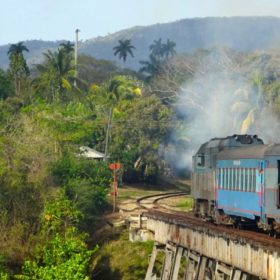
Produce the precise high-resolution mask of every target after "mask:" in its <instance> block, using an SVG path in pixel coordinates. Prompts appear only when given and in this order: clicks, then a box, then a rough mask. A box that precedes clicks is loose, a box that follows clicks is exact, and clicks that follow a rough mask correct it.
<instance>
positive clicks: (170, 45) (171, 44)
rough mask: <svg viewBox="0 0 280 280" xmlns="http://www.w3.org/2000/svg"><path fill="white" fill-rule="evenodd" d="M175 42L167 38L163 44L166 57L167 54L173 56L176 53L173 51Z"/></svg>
mask: <svg viewBox="0 0 280 280" xmlns="http://www.w3.org/2000/svg"><path fill="white" fill-rule="evenodd" d="M175 47H176V43H175V42H173V41H171V40H169V39H167V41H166V44H164V46H163V52H164V55H165V56H166V58H168V57H169V56H174V55H175V54H176V51H175Z"/></svg>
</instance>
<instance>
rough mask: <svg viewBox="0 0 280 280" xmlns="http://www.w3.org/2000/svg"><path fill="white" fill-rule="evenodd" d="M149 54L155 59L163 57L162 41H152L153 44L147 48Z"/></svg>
mask: <svg viewBox="0 0 280 280" xmlns="http://www.w3.org/2000/svg"><path fill="white" fill-rule="evenodd" d="M149 49H150V52H151V54H152V55H153V56H155V57H163V55H164V44H163V43H162V39H161V38H159V39H158V40H154V42H153V44H151V45H150V47H149Z"/></svg>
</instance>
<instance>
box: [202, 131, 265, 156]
mask: <svg viewBox="0 0 280 280" xmlns="http://www.w3.org/2000/svg"><path fill="white" fill-rule="evenodd" d="M255 145H263V141H262V139H260V138H258V136H257V135H248V134H244V135H238V134H234V135H232V136H227V137H223V138H212V139H211V140H209V141H208V142H206V143H204V144H202V145H201V146H200V148H199V149H198V151H197V153H196V154H204V153H205V152H207V151H209V150H211V149H214V148H216V149H218V150H219V151H222V150H225V149H229V148H234V147H242V146H245V147H248V146H255Z"/></svg>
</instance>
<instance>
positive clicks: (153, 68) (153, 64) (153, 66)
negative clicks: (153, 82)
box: [139, 54, 162, 80]
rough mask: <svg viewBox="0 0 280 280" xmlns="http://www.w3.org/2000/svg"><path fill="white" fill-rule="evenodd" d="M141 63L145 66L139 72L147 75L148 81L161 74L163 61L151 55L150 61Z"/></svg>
mask: <svg viewBox="0 0 280 280" xmlns="http://www.w3.org/2000/svg"><path fill="white" fill-rule="evenodd" d="M139 63H140V64H142V65H143V66H142V67H141V68H140V69H139V72H140V73H144V74H146V79H147V80H150V79H151V78H152V77H154V76H157V75H159V74H160V73H161V70H162V61H161V60H160V59H159V58H158V57H157V56H155V55H153V54H150V56H149V60H141V61H139Z"/></svg>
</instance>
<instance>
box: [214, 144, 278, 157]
mask: <svg viewBox="0 0 280 280" xmlns="http://www.w3.org/2000/svg"><path fill="white" fill-rule="evenodd" d="M268 156H279V157H280V144H269V145H255V146H250V147H241V148H234V149H227V150H223V151H221V152H219V153H218V156H217V159H218V160H227V159H246V158H250V159H252V158H253V159H255V158H260V159H262V158H265V157H268Z"/></svg>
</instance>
